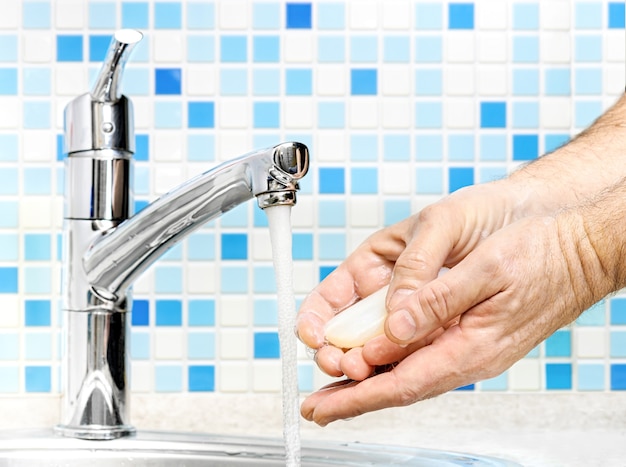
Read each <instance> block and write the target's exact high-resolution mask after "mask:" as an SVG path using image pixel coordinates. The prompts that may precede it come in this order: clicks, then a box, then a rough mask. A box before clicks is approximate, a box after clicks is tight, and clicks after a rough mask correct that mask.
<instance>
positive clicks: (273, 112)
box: [252, 102, 280, 128]
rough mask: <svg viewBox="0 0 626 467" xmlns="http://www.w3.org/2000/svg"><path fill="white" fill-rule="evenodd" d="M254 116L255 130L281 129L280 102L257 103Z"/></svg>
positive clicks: (254, 105) (254, 107) (253, 112)
mask: <svg viewBox="0 0 626 467" xmlns="http://www.w3.org/2000/svg"><path fill="white" fill-rule="evenodd" d="M252 114H253V125H254V128H279V127H280V104H279V103H278V102H255V103H254V104H253V110H252Z"/></svg>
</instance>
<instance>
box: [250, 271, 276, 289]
mask: <svg viewBox="0 0 626 467" xmlns="http://www.w3.org/2000/svg"><path fill="white" fill-rule="evenodd" d="M252 280H253V284H254V285H253V287H252V291H253V292H254V293H255V294H275V293H276V273H275V271H274V267H273V266H255V267H254V268H253V270H252Z"/></svg>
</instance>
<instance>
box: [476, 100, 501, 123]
mask: <svg viewBox="0 0 626 467" xmlns="http://www.w3.org/2000/svg"><path fill="white" fill-rule="evenodd" d="M480 127H481V128H506V102H481V103H480Z"/></svg>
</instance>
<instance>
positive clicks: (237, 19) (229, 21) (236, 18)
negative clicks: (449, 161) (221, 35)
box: [216, 0, 250, 30]
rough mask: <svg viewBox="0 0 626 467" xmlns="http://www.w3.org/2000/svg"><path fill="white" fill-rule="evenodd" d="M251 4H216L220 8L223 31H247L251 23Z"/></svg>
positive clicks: (242, 2)
mask: <svg viewBox="0 0 626 467" xmlns="http://www.w3.org/2000/svg"><path fill="white" fill-rule="evenodd" d="M249 4H250V3H249V2H245V1H239V0H229V1H228V2H219V3H216V6H217V7H218V8H219V20H220V23H219V24H220V28H221V29H230V30H232V29H234V30H238V29H246V28H247V27H248V23H249V21H250V20H249V16H250V13H249V7H248V5H249Z"/></svg>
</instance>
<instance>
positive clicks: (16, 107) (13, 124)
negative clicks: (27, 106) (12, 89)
mask: <svg viewBox="0 0 626 467" xmlns="http://www.w3.org/2000/svg"><path fill="white" fill-rule="evenodd" d="M0 109H2V112H0V128H7V129H9V128H17V127H18V125H20V124H21V121H22V117H21V114H22V111H21V109H22V106H21V105H20V101H19V100H18V98H17V97H5V96H0Z"/></svg>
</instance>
